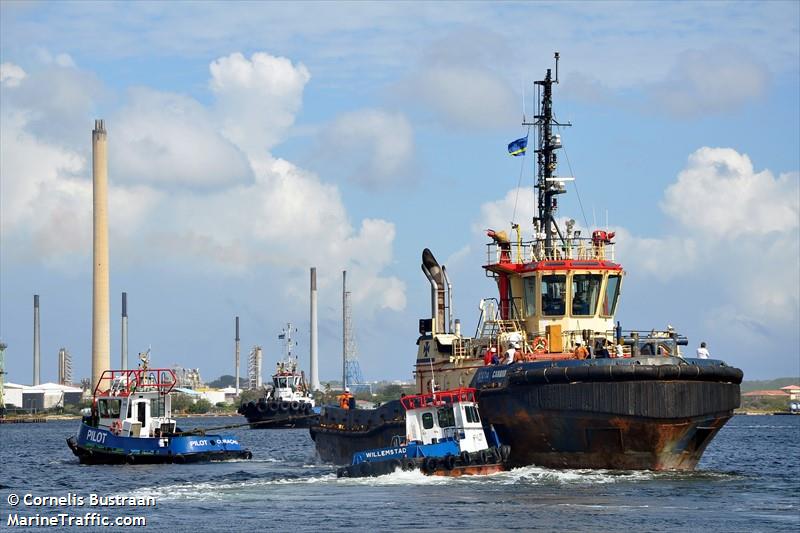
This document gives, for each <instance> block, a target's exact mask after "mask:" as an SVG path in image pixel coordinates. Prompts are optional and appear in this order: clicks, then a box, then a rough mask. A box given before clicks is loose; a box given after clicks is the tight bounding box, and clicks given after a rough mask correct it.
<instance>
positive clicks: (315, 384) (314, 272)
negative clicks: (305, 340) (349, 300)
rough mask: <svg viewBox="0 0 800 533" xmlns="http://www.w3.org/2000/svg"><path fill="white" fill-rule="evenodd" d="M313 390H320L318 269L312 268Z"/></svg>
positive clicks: (311, 368) (311, 371) (311, 370)
mask: <svg viewBox="0 0 800 533" xmlns="http://www.w3.org/2000/svg"><path fill="white" fill-rule="evenodd" d="M310 322H311V334H310V337H311V367H310V376H309V377H310V378H311V390H314V391H316V390H319V389H320V386H319V344H318V340H317V267H311V317H310Z"/></svg>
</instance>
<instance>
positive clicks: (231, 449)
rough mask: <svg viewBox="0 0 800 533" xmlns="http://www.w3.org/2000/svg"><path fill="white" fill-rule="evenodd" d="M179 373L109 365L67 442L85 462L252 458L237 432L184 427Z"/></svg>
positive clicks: (144, 363)
mask: <svg viewBox="0 0 800 533" xmlns="http://www.w3.org/2000/svg"><path fill="white" fill-rule="evenodd" d="M175 383H176V378H175V373H174V372H173V371H172V370H171V369H168V368H148V366H147V356H146V355H145V356H143V357H142V365H141V367H140V368H138V369H133V370H106V371H104V372H103V374H102V376H101V377H100V379H99V381H98V382H97V385H96V386H95V388H94V394H93V397H92V407H91V409H90V413H89V414H87V415H85V416H84V417H83V420H82V421H81V425H80V428H79V429H78V434H77V436H72V437H69V438H68V439H67V445H68V446H69V448H70V449H71V450H72V453H74V454H75V455H76V456H77V457H78V459H79V460H80V462H81V463H88V464H120V463H128V464H134V463H137V464H138V463H188V462H195V461H212V460H225V459H251V458H252V457H253V454H252V453H251V452H250V451H249V450H246V449H245V448H243V447H242V445H241V444H240V443H239V440H238V439H237V438H236V437H234V436H232V435H210V434H206V433H205V432H203V431H200V430H194V431H190V432H183V431H181V430H180V429H178V428H177V422H176V421H175V419H173V418H172V417H171V401H170V399H171V397H170V392H171V391H172V389H173V387H174V386H175Z"/></svg>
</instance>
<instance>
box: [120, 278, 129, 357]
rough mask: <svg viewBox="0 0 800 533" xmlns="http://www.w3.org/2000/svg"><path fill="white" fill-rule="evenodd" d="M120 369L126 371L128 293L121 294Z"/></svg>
mask: <svg viewBox="0 0 800 533" xmlns="http://www.w3.org/2000/svg"><path fill="white" fill-rule="evenodd" d="M120 365H121V366H120V368H121V369H122V370H127V369H128V293H127V292H123V293H122V348H121V350H120Z"/></svg>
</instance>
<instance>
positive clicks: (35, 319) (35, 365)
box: [33, 294, 41, 387]
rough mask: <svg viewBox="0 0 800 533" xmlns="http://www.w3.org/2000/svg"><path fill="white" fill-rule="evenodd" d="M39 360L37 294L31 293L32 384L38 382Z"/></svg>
mask: <svg viewBox="0 0 800 533" xmlns="http://www.w3.org/2000/svg"><path fill="white" fill-rule="evenodd" d="M40 362H41V349H40V347H39V295H38V294H34V295H33V386H34V387H36V386H37V385H39V383H40V380H39V378H40V375H39V368H40V365H39V363H40Z"/></svg>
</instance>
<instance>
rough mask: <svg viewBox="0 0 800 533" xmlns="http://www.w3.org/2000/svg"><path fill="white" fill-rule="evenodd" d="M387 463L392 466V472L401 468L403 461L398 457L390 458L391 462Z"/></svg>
mask: <svg viewBox="0 0 800 533" xmlns="http://www.w3.org/2000/svg"><path fill="white" fill-rule="evenodd" d="M389 465H390V466H391V467H392V472H396V471H397V470H403V463H402V462H400V459H392V462H391V463H389Z"/></svg>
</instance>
